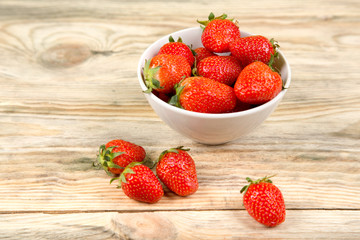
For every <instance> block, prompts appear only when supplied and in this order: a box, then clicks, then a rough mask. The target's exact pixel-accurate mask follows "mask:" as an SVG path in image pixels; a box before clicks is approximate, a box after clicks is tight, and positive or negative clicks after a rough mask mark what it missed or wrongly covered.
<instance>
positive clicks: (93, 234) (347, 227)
mask: <svg viewBox="0 0 360 240" xmlns="http://www.w3.org/2000/svg"><path fill="white" fill-rule="evenodd" d="M359 226H360V212H359V211H336V210H335V211H321V210H315V211H301V210H299V211H296V210H290V211H289V210H288V211H287V218H286V220H285V222H284V223H282V224H281V225H279V226H277V227H275V228H267V227H265V226H263V225H261V224H259V223H257V222H255V220H253V219H252V218H251V217H250V216H249V215H248V214H247V212H246V211H244V210H243V211H170V212H166V211H165V212H144V213H116V212H108V213H73V214H43V213H34V214H5V215H0V234H1V237H2V239H9V240H10V239H74V238H78V239H79V238H80V239H134V240H140V239H162V240H166V239H169V240H176V239H181V240H184V239H192V240H193V239H314V238H315V239H358V238H360V227H359Z"/></svg>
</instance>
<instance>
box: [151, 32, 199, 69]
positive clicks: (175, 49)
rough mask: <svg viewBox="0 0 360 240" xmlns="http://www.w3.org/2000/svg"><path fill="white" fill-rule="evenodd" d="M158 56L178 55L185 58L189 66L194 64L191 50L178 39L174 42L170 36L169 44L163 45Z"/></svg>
mask: <svg viewBox="0 0 360 240" xmlns="http://www.w3.org/2000/svg"><path fill="white" fill-rule="evenodd" d="M158 54H170V55H180V56H183V57H184V58H186V60H187V61H188V62H189V64H190V66H192V65H193V64H194V61H195V58H194V54H193V52H192V50H191V49H190V48H189V47H188V46H187V45H186V44H185V43H183V42H182V39H181V38H180V37H179V38H178V40H177V42H175V40H174V38H173V37H172V36H170V37H169V42H168V43H166V44H165V45H163V46H162V47H161V48H160V50H159V52H158Z"/></svg>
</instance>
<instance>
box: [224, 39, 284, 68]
mask: <svg viewBox="0 0 360 240" xmlns="http://www.w3.org/2000/svg"><path fill="white" fill-rule="evenodd" d="M278 47H279V45H278V44H277V43H275V42H274V40H273V39H272V40H270V41H269V40H268V39H267V38H266V37H264V36H260V35H258V36H248V37H243V38H238V39H236V40H235V41H233V42H231V43H230V44H229V49H230V51H231V54H232V55H233V56H234V57H236V58H237V59H239V60H240V62H241V65H242V66H243V67H245V66H246V65H249V64H250V63H252V62H255V61H261V62H263V63H265V64H268V63H269V61H270V59H271V55H274V56H275V57H276V56H277V52H276V50H277V48H278Z"/></svg>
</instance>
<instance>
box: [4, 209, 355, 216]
mask: <svg viewBox="0 0 360 240" xmlns="http://www.w3.org/2000/svg"><path fill="white" fill-rule="evenodd" d="M286 210H287V211H360V208H287V209H286ZM193 211H197V212H212V211H216V212H218V211H222V212H227V211H246V210H245V209H238V208H234V209H191V208H189V209H186V210H184V209H164V210H141V209H138V210H122V211H118V210H84V211H82V210H78V211H75V210H69V211H67V210H59V211H46V210H45V211H36V210H35V211H31V210H30V211H0V215H5V214H36V213H42V214H75V213H110V212H117V213H141V212H143V213H149V212H193Z"/></svg>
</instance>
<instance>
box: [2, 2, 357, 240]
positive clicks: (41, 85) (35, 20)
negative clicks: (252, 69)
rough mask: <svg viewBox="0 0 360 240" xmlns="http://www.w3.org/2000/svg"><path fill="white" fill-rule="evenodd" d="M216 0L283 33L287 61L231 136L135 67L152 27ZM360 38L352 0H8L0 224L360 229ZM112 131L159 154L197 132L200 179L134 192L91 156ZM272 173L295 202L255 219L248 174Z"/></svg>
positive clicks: (114, 234) (86, 231) (178, 25)
mask: <svg viewBox="0 0 360 240" xmlns="http://www.w3.org/2000/svg"><path fill="white" fill-rule="evenodd" d="M210 11H214V12H215V13H217V14H221V13H223V12H226V13H228V14H229V16H231V17H235V18H237V19H238V20H239V21H240V27H241V29H243V30H244V31H248V32H253V33H261V34H263V35H265V36H268V37H274V38H276V39H277V40H278V41H279V42H280V45H281V49H282V51H283V53H284V54H285V55H286V57H287V58H288V60H289V62H290V64H291V67H292V83H291V86H290V89H289V91H288V92H287V95H286V96H285V98H284V99H283V101H282V102H281V103H280V105H279V107H278V108H277V109H276V111H275V112H274V113H273V114H272V115H271V116H270V117H269V119H268V120H267V121H266V122H264V124H262V125H261V126H260V127H259V128H258V129H256V131H254V132H252V133H251V134H249V135H247V136H245V137H243V138H241V139H239V140H237V141H234V142H231V143H228V144H226V145H221V146H205V145H201V144H198V143H195V142H193V141H191V140H189V139H186V138H185V137H182V136H181V135H179V134H177V133H176V132H174V131H173V130H171V129H170V128H169V127H168V126H166V125H165V124H164V123H163V122H162V121H161V120H160V119H159V118H158V117H157V116H156V114H155V113H154V112H153V111H152V109H151V107H150V106H149V105H148V104H147V102H146V100H145V98H144V96H143V94H142V92H141V90H140V88H139V86H138V83H137V76H136V67H137V64H138V60H139V58H140V55H141V53H142V52H143V51H144V50H145V49H146V48H147V47H148V46H149V45H150V44H151V43H152V42H153V41H155V40H156V39H158V38H159V37H161V36H163V35H165V34H168V33H171V32H174V31H177V30H180V29H183V28H187V27H193V26H197V25H198V24H197V23H196V19H198V18H200V19H202V18H206V17H207V15H208V14H209V12H210ZM359 47H360V4H359V2H358V1H336V2H334V1H301V3H300V2H298V1H275V2H274V1H272V2H269V1H246V2H245V1H234V0H231V1H230V0H229V1H218V2H211V3H210V4H205V3H204V2H199V1H186V2H184V1H182V2H176V1H171V2H169V1H156V2H150V1H113V0H112V1H111V0H108V1H102V2H101V3H100V2H96V1H32V0H30V1H25V0H18V1H13V0H1V1H0V236H4V237H0V238H4V239H18V238H24V239H57V237H58V238H59V239H73V238H75V237H79V238H81V239H118V238H120V239H206V236H208V238H209V239H239V238H282V239H289V238H324V239H329V238H337V239H338V238H343V239H359V238H360V224H359V221H360V204H359V199H360V154H359V153H360V141H359V139H360V97H359V96H360V84H359V79H360V72H359V62H360V50H359ZM113 138H124V139H126V140H129V141H132V142H135V143H137V144H140V145H142V146H143V147H144V148H145V149H146V151H147V153H148V155H149V156H150V157H152V158H156V157H157V156H158V155H159V154H160V153H161V151H163V150H164V149H167V148H169V147H173V146H178V145H184V146H187V147H190V148H191V149H192V150H191V154H192V156H193V157H194V159H195V160H196V164H197V169H198V177H199V183H200V187H199V190H198V192H197V193H196V194H195V195H193V196H190V197H187V198H182V197H178V196H176V195H174V194H172V193H171V192H169V191H167V190H166V194H165V197H164V198H163V199H162V200H161V201H160V202H159V203H157V204H154V205H149V204H143V203H138V202H135V201H132V200H130V199H128V198H127V197H126V196H124V194H123V193H122V191H121V190H118V189H115V184H113V185H109V178H108V176H106V175H105V174H104V173H103V172H102V171H96V170H94V169H92V168H91V162H92V161H93V160H94V158H95V156H96V153H97V148H98V146H99V145H100V144H103V143H105V142H106V141H108V140H111V139H113ZM269 174H277V176H276V179H274V181H275V182H276V184H277V185H278V186H279V188H280V189H281V190H282V192H283V194H284V197H285V200H286V206H287V209H288V218H287V220H286V222H285V223H284V224H282V225H280V226H279V227H278V228H275V229H267V228H263V227H262V226H260V225H257V224H256V223H255V222H251V219H250V218H249V217H248V216H247V214H246V212H245V210H244V208H243V206H242V204H241V201H242V197H241V195H240V193H239V190H240V189H241V187H242V186H243V185H244V184H245V177H247V176H250V177H260V176H264V175H269ZM132 219H135V220H132ZM146 219H149V221H146ZM142 221H144V222H142ZM145 221H146V222H145ZM151 221H155V222H152V223H151V225H147V224H150V223H149V222H151ZM23 224H24V225H26V226H23ZM165 225H166V228H165V229H166V231H164V232H161V231H155V230H154V229H153V228H152V227H153V226H154V228H155V229H157V230H158V229H163V226H165ZM139 226H143V227H144V230H140V229H138V227H139ZM150 226H151V227H150ZM192 226H196V227H195V229H192ZM49 231H54V232H52V233H49ZM152 231H154V232H152ZM155 233H156V234H155ZM245 233H246V235H245ZM159 234H160V235H159ZM161 234H165V235H166V236H165V235H164V237H162V236H163V235H161Z"/></svg>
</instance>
